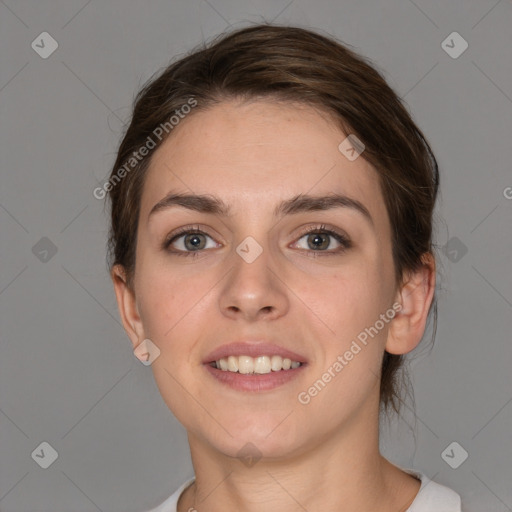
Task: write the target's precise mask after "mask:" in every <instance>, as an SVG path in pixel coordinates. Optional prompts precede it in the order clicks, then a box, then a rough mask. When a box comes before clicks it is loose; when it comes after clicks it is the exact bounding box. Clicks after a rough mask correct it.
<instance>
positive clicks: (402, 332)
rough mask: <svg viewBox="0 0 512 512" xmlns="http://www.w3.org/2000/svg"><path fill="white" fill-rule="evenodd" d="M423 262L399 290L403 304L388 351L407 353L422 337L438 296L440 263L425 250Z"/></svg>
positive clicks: (394, 320) (398, 295)
mask: <svg viewBox="0 0 512 512" xmlns="http://www.w3.org/2000/svg"><path fill="white" fill-rule="evenodd" d="M421 259H422V262H423V264H422V266H421V267H420V268H419V269H418V270H417V271H415V272H410V273H408V275H407V278H406V280H405V282H404V283H403V285H402V287H401V288H400V290H399V291H398V293H397V296H396V302H397V303H398V304H400V306H401V308H400V310H399V311H398V312H397V313H396V315H395V317H394V318H393V320H392V321H391V322H390V328H389V331H388V338H387V341H386V352H389V353H390V354H407V352H410V351H411V350H413V349H414V348H415V347H416V346H417V345H418V343H419V342H420V341H421V338H422V336H423V333H424V332H425V326H426V323H427V317H428V310H429V308H430V305H431V303H432V300H433V298H434V291H435V285H436V264H435V259H434V256H433V255H432V254H430V253H425V254H424V255H423V256H422V258H421Z"/></svg>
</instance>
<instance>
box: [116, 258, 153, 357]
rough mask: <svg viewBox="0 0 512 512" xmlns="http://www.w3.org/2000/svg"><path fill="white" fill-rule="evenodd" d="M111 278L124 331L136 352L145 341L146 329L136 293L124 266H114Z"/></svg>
mask: <svg viewBox="0 0 512 512" xmlns="http://www.w3.org/2000/svg"><path fill="white" fill-rule="evenodd" d="M110 277H111V278H112V282H113V283H114V291H115V293H116V299H117V306H118V308H119V313H120V315H121V320H122V322H123V326H124V330H125V331H126V333H127V334H128V337H129V338H130V340H131V342H132V345H133V349H134V350H135V349H136V348H137V346H138V345H139V344H140V343H141V341H142V340H144V339H145V336H144V329H143V326H142V321H141V319H140V315H139V310H138V307H137V302H136V298H135V291H134V290H132V289H131V288H130V286H128V282H127V279H126V272H125V269H124V267H123V266H122V265H114V267H113V268H112V271H111V273H110Z"/></svg>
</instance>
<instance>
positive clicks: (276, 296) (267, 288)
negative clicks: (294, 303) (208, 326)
mask: <svg viewBox="0 0 512 512" xmlns="http://www.w3.org/2000/svg"><path fill="white" fill-rule="evenodd" d="M232 261H233V268H232V269H231V271H230V272H228V278H227V279H226V281H225V282H224V286H223V288H222V290H221V293H220V296H219V307H220V309H221V311H222V313H223V314H224V315H225V316H227V317H229V318H231V319H235V320H236V319H243V320H245V321H248V322H254V321H257V320H274V319H276V318H279V317H281V316H283V315H285V314H286V313H287V311H288V309H289V298H288V293H287V292H288V289H287V287H286V284H285V279H283V276H280V275H279V273H280V272H279V270H277V268H276V266H275V265H273V261H272V258H271V255H270V251H269V250H267V249H263V252H262V253H261V254H260V255H259V256H258V257H257V258H256V260H254V261H252V262H251V263H248V262H247V261H245V260H244V259H243V258H242V257H240V256H239V255H238V254H237V253H235V254H234V255H233V260H232Z"/></svg>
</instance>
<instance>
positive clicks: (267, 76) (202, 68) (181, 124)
mask: <svg viewBox="0 0 512 512" xmlns="http://www.w3.org/2000/svg"><path fill="white" fill-rule="evenodd" d="M438 180H439V176H438V169H437V163H436V160H435V157H434V155H433V154H432V151H431V149H430V147H429V144H428V142H427V141H426V140H425V138H424V136H423V135H422V133H421V131H420V130H419V129H418V128H417V127H416V125H415V124H414V122H413V121H412V119H411V118H410V116H409V114H408V113H407V110H406V109H405V108H404V107H403V105H402V104H401V102H400V100H399V98H398V97H397V96H396V94H395V93H394V92H393V91H392V90H391V89H390V87H389V86H388V85H387V84H386V82H385V80H384V79H383V78H382V76H381V75H380V74H379V73H378V72H377V71H376V70H375V69H374V68H373V67H372V66H371V65H370V64H369V63H368V62H367V61H366V60H365V59H364V58H362V57H360V56H358V55H357V54H356V53H354V52H353V51H352V50H351V49H349V48H347V47H346V46H344V45H341V44H339V43H338V42H336V41H334V40H332V39H330V38H326V37H324V36H321V35H318V34H316V33H314V32H310V31H307V30H304V29H301V28H293V27H281V26H272V25H258V26H253V27H249V28H245V29H242V30H238V31H236V32H233V33H231V34H228V35H225V36H223V37H221V38H220V39H218V40H217V41H214V42H213V43H212V44H210V45H209V46H207V47H204V48H201V49H199V50H197V51H194V52H193V53H191V54H190V55H188V56H186V57H184V58H182V59H181V60H179V61H178V62H175V63H174V64H172V65H170V66H169V67H168V68H167V69H166V70H165V71H164V72H163V73H161V74H160V75H159V76H158V77H157V78H154V79H152V80H151V81H150V82H149V83H148V85H146V86H145V87H144V89H143V90H142V91H140V93H139V95H138V97H137V99H136V102H135V106H134V112H133V118H132V121H131V124H130V126H129V128H128V130H127V132H126V134H125V136H124V138H123V140H122V142H121V145H120V148H119V152H118V156H117V160H116V162H115V165H114V168H113V170H112V174H111V177H110V180H109V182H108V183H107V186H106V189H105V190H106V191H108V192H109V197H110V200H111V203H112V218H111V222H112V224H111V231H110V251H111V254H110V256H111V260H110V264H111V276H112V280H113V283H114V288H115V293H116V297H117V301H118V305H119V309H120V314H121V318H122V321H123V325H124V327H125V329H126V331H127V334H128V336H129V337H130V339H131V341H132V344H133V347H134V349H135V353H136V355H137V356H138V357H139V358H140V359H141V360H142V361H144V362H145V364H151V366H152V369H153V374H154V377H155V379H156V382H157V385H158V387H159V389H160V392H161V394H162V397H163V399H164V401H165V402H166V403H167V405H168V406H169V408H170V409H171V411H172V412H173V413H174V414H175V416H176V417H177V418H178V420H179V421H180V422H181V423H182V424H183V425H184V427H185V428H186V429H187V433H188V440H189V444H190V451H191V458H192V463H193V467H194V471H195V478H194V479H192V480H190V481H188V482H184V484H183V485H182V486H181V488H180V489H178V490H177V491H176V492H175V493H173V494H172V495H171V496H170V497H169V498H168V499H167V500H166V501H165V502H164V503H162V504H161V505H160V506H159V507H157V508H156V509H154V511H160V512H163V511H169V512H170V511H175V510H177V511H179V512H182V511H193V510H197V511H199V512H201V511H202V510H204V511H208V512H215V511H218V510H238V511H256V510H262V509H268V510H280V511H281V512H285V511H295V510H308V511H313V510H344V511H358V512H361V511H372V512H375V511H382V512H391V511H393V512H397V511H406V510H408V511H414V512H426V511H436V512H441V511H442V512H452V511H453V512H455V511H459V510H460V498H459V496H458V495H457V494H456V493H455V492H454V491H452V490H450V489H447V488H446V487H444V486H441V485H439V484H436V483H434V482H431V481H429V479H428V478H427V477H426V476H425V475H423V474H422V473H421V472H415V471H412V470H405V469H402V468H399V467H397V466H395V465H393V464H391V463H390V462H389V461H387V460H386V459H385V458H384V457H383V456H382V455H381V454H380V451H379V414H380V413H383V412H385V411H386V410H390V411H392V410H395V411H398V409H399V403H400V400H401V395H400V387H399V384H397V375H398V374H397V372H398V371H399V370H400V367H401V364H402V358H403V355H404V354H406V353H408V352H410V351H411V350H413V349H414V348H415V347H416V346H417V344H418V343H419V342H420V340H421V338H422V336H423V334H424V331H425V326H426V323H427V320H428V317H429V314H430V313H432V312H433V313H435V257H434V252H433V247H432V213H433V210H434V206H435V201H436V195H437V189H438Z"/></svg>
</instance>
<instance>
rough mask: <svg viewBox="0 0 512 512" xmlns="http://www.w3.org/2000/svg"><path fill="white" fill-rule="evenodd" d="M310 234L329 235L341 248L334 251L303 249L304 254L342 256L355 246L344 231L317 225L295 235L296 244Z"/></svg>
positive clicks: (307, 227) (303, 229) (326, 225)
mask: <svg viewBox="0 0 512 512" xmlns="http://www.w3.org/2000/svg"><path fill="white" fill-rule="evenodd" d="M310 233H324V234H327V235H329V236H331V237H333V238H335V239H336V241H337V242H338V243H339V244H340V246H341V247H339V248H337V249H334V250H332V249H331V250H320V251H313V250H312V249H302V250H303V251H304V252H309V253H312V254H314V255H315V256H318V255H320V256H321V255H335V254H340V253H342V252H345V251H346V250H348V249H350V248H351V247H352V246H353V244H352V240H351V239H350V237H349V236H348V235H347V234H346V233H345V232H344V231H342V230H340V229H338V228H336V227H334V226H330V225H328V224H323V223H322V224H315V225H313V226H311V225H310V226H306V227H305V228H302V229H301V230H300V232H299V234H297V235H295V242H293V243H294V244H296V243H297V242H298V241H299V240H300V239H301V238H303V237H304V236H306V235H309V234H310Z"/></svg>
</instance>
